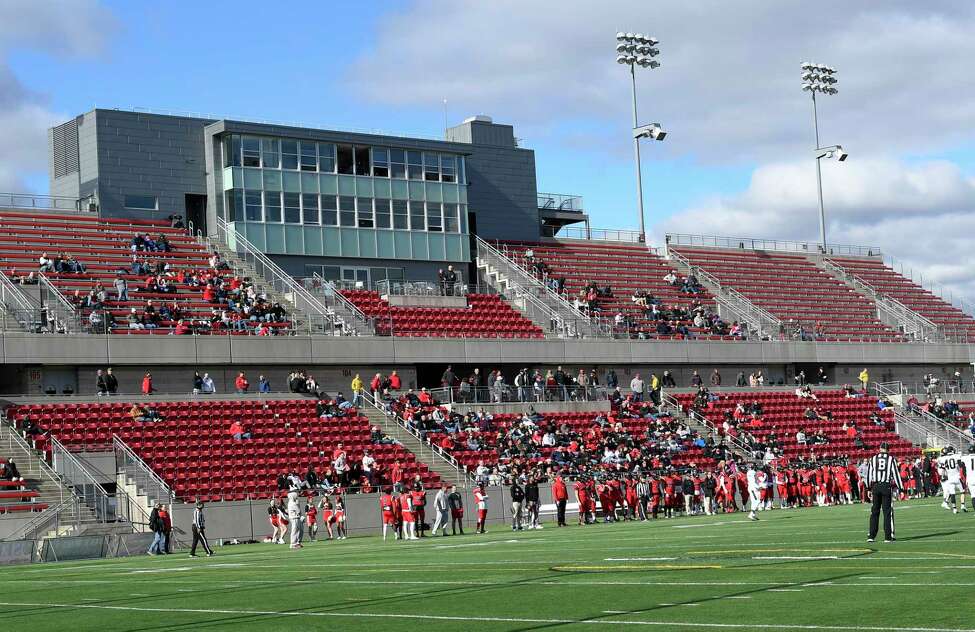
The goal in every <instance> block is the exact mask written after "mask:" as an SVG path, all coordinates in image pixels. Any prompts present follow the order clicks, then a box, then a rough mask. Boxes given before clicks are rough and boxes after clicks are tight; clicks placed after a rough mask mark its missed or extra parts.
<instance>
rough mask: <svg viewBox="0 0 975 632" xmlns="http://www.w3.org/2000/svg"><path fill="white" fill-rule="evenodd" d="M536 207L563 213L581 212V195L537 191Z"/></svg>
mask: <svg viewBox="0 0 975 632" xmlns="http://www.w3.org/2000/svg"><path fill="white" fill-rule="evenodd" d="M536 197H537V200H538V208H540V209H544V210H551V211H561V212H563V213H582V211H583V206H582V196H581V195H567V194H564V193H538V194H537V196H536Z"/></svg>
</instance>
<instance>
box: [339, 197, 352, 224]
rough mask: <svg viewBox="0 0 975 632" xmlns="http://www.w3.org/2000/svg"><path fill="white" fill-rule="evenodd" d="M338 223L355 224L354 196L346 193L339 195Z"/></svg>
mask: <svg viewBox="0 0 975 632" xmlns="http://www.w3.org/2000/svg"><path fill="white" fill-rule="evenodd" d="M339 225H341V226H355V198H354V197H350V196H348V195H343V196H341V197H339Z"/></svg>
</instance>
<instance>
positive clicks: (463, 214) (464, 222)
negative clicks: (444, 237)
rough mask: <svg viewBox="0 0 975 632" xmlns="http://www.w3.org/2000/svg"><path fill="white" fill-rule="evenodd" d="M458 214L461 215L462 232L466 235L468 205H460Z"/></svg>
mask: <svg viewBox="0 0 975 632" xmlns="http://www.w3.org/2000/svg"><path fill="white" fill-rule="evenodd" d="M457 214H458V215H460V232H462V233H466V232H467V205H466V204H458V205H457Z"/></svg>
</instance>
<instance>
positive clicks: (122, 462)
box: [112, 435, 176, 504]
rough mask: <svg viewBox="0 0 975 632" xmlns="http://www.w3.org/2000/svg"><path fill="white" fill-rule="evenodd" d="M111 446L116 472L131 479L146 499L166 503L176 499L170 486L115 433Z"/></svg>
mask: <svg viewBox="0 0 975 632" xmlns="http://www.w3.org/2000/svg"><path fill="white" fill-rule="evenodd" d="M112 448H113V450H114V452H115V470H116V472H118V473H119V474H121V475H122V476H124V477H125V479H126V481H128V480H130V479H131V481H132V482H134V483H135V486H136V489H138V490H142V491H144V495H145V496H146V497H147V498H148V499H150V500H151V501H154V502H161V503H167V504H169V503H172V502H173V501H174V500H175V499H176V494H174V493H173V490H172V488H170V487H169V485H167V484H166V482H165V481H163V479H161V478H160V477H159V475H158V474H156V473H155V472H153V471H152V468H150V467H149V466H148V465H146V462H145V461H143V460H142V458H141V457H140V456H139V455H138V454H136V453H135V451H134V450H132V448H130V447H129V446H128V445H127V444H126V443H125V442H124V441H122V439H120V438H119V437H118V436H117V435H113V436H112ZM140 495H142V493H141V492H140Z"/></svg>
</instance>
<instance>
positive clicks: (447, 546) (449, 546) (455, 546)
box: [433, 540, 526, 549]
mask: <svg viewBox="0 0 975 632" xmlns="http://www.w3.org/2000/svg"><path fill="white" fill-rule="evenodd" d="M524 541H526V540H491V541H489V542H470V543H468V544H440V545H437V546H434V547H433V548H435V549H460V548H466V547H469V546H489V545H491V544H512V543H514V544H518V543H520V542H524Z"/></svg>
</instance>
